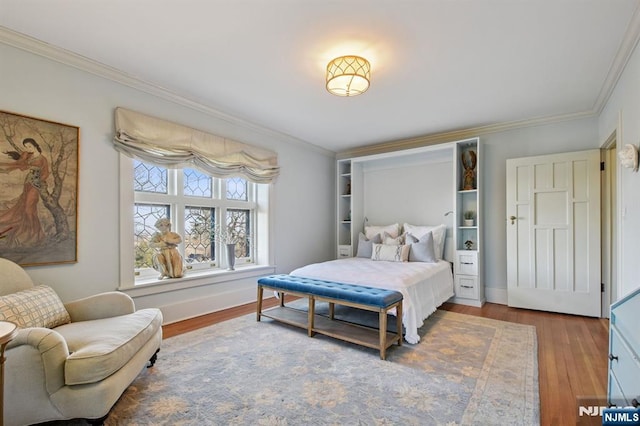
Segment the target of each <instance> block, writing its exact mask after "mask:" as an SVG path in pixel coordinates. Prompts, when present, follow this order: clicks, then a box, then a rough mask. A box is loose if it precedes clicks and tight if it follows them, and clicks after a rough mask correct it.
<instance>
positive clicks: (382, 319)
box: [379, 309, 387, 359]
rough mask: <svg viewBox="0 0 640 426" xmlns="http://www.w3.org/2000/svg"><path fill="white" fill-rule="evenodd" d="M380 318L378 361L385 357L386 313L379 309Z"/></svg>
mask: <svg viewBox="0 0 640 426" xmlns="http://www.w3.org/2000/svg"><path fill="white" fill-rule="evenodd" d="M379 316H380V359H385V358H386V357H387V353H386V352H387V311H386V309H381V310H380V312H379Z"/></svg>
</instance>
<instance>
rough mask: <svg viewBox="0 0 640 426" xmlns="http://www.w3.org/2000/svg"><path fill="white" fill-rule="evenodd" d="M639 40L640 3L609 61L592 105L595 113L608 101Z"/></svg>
mask: <svg viewBox="0 0 640 426" xmlns="http://www.w3.org/2000/svg"><path fill="white" fill-rule="evenodd" d="M639 40H640V5H638V6H636V8H635V10H634V12H633V15H631V20H630V21H629V25H628V26H627V30H626V31H625V36H624V38H623V39H622V42H621V43H620V47H618V51H617V52H616V56H615V57H614V58H613V62H612V63H611V67H610V68H609V72H608V73H607V77H606V78H605V80H604V83H603V84H602V88H601V89H600V93H599V94H598V98H597V99H596V102H595V104H594V107H593V111H594V113H595V114H600V113H601V112H602V110H603V109H604V107H605V105H607V102H608V101H609V98H610V97H611V94H612V93H613V90H614V89H615V87H616V84H618V80H620V76H621V75H622V73H623V72H624V69H625V68H626V66H627V63H628V62H629V59H630V58H631V56H632V55H633V51H634V50H635V48H636V46H637V44H638V41H639Z"/></svg>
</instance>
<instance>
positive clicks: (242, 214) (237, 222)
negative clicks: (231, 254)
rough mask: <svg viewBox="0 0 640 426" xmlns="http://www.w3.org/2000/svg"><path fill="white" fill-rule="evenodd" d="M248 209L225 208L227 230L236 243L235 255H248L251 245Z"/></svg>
mask: <svg viewBox="0 0 640 426" xmlns="http://www.w3.org/2000/svg"><path fill="white" fill-rule="evenodd" d="M250 217H251V216H250V210H241V209H228V210H227V230H228V232H229V234H230V235H231V237H232V238H233V240H234V241H237V244H236V257H249V255H250V253H251V250H250V249H251V247H250V246H249V244H250V242H251V238H250V235H249V231H250V229H251V228H250V225H251V224H250V223H249V218H250Z"/></svg>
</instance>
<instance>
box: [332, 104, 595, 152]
mask: <svg viewBox="0 0 640 426" xmlns="http://www.w3.org/2000/svg"><path fill="white" fill-rule="evenodd" d="M595 115H596V114H595V112H594V111H584V112H577V113H571V114H564V115H555V116H550V117H540V118H533V119H529V120H519V121H511V122H507V123H499V124H491V125H487V126H478V127H470V128H467V129H459V130H452V131H449V132H442V133H434V134H430V135H424V136H417V137H413V138H408V139H400V140H394V141H389V142H382V143H379V144H375V145H365V146H361V147H356V148H353V149H349V150H345V151H341V152H338V153H337V154H336V159H338V160H342V159H346V158H355V157H362V156H366V155H374V154H384V153H388V152H393V151H399V150H406V149H412V148H422V147H425V146H429V145H437V144H442V143H448V142H455V141H459V140H464V139H470V138H474V137H479V136H482V135H488V134H491V133H500V132H506V131H509V130H517V129H522V128H525V127H535V126H542V125H547V124H553V123H560V122H563V121H572V120H582V119H585V118H591V117H594V116H595Z"/></svg>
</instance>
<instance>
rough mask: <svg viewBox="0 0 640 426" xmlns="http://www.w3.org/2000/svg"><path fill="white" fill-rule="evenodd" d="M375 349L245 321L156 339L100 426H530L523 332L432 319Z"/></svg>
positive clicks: (526, 334) (447, 315)
mask: <svg viewBox="0 0 640 426" xmlns="http://www.w3.org/2000/svg"><path fill="white" fill-rule="evenodd" d="M420 335H421V339H422V340H421V342H420V343H419V344H417V345H409V344H407V343H406V342H405V343H404V344H403V346H402V347H398V346H392V347H391V348H389V349H388V351H387V354H388V355H387V361H382V360H380V358H379V353H378V351H377V350H374V349H368V348H364V347H361V346H356V345H353V344H350V343H344V342H341V341H339V340H336V339H332V338H329V337H324V336H321V335H316V336H315V337H313V338H310V337H307V334H306V331H305V330H303V329H300V328H294V327H289V326H287V325H283V324H280V323H277V322H273V321H271V320H269V319H263V320H262V322H256V319H255V315H247V316H243V317H240V318H237V319H234V320H230V321H226V322H223V323H220V324H216V325H213V326H210V327H207V328H204V329H200V330H197V331H193V332H190V333H187V334H183V335H179V336H176V337H172V338H170V339H166V340H165V341H164V342H163V346H162V350H161V351H160V353H159V354H158V355H159V357H158V362H157V363H156V365H155V367H153V368H150V369H146V370H145V371H143V372H142V374H141V375H140V376H139V377H138V378H137V379H136V381H135V382H134V383H133V384H132V385H131V386H130V387H129V389H128V390H127V391H126V392H125V393H124V395H123V396H122V397H121V398H120V400H119V401H118V402H117V404H116V405H115V407H114V408H113V410H112V411H111V414H110V415H109V417H108V419H107V421H106V424H108V425H125V424H126V425H392V424H393V425H420V426H423V425H430V424H434V425H436V424H438V425H468V424H478V425H490V424H494V425H504V424H510V425H534V424H539V412H540V410H539V397H538V366H537V341H536V333H535V328H534V327H532V326H526V325H519V324H513V323H508V322H502V321H495V320H489V319H485V318H480V317H474V316H468V315H462V314H457V313H453V312H447V311H440V310H439V311H437V312H436V313H434V314H433V315H432V316H431V317H430V318H428V319H427V320H426V321H425V325H424V326H423V327H422V328H421V329H420Z"/></svg>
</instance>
